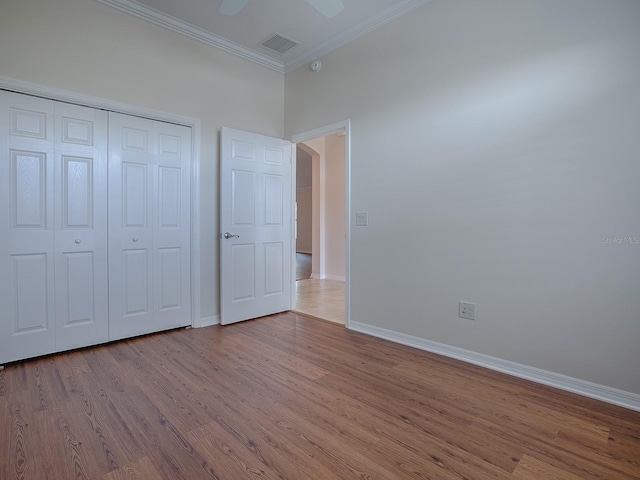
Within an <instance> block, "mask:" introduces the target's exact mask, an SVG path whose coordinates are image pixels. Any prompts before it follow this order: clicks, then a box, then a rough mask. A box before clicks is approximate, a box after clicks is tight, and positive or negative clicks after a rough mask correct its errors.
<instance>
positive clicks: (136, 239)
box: [131, 237, 140, 242]
mask: <svg viewBox="0 0 640 480" xmlns="http://www.w3.org/2000/svg"><path fill="white" fill-rule="evenodd" d="M131 240H133V241H134V242H137V241H138V240H140V239H139V238H138V237H133V238H132V239H131Z"/></svg>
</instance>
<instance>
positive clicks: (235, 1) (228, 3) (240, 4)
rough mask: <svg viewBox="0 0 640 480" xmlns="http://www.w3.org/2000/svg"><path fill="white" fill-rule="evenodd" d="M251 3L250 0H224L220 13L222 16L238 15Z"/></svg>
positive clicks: (219, 9)
mask: <svg viewBox="0 0 640 480" xmlns="http://www.w3.org/2000/svg"><path fill="white" fill-rule="evenodd" d="M247 3H249V0H222V3H221V4H220V8H218V12H220V13H221V14H222V15H229V16H231V17H232V16H234V15H237V14H238V12H239V11H240V10H242V9H243V8H244V6H245V5H246V4H247Z"/></svg>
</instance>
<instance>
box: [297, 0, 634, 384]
mask: <svg viewBox="0 0 640 480" xmlns="http://www.w3.org/2000/svg"><path fill="white" fill-rule="evenodd" d="M639 18H640V2H638V1H636V0H610V1H606V2H603V1H601V0H562V1H558V0H536V1H535V2H513V1H507V0H433V1H432V2H431V3H429V4H427V5H426V6H424V7H422V8H420V9H418V10H416V11H414V12H413V13H411V14H409V15H406V16H404V17H402V18H400V19H399V20H396V21H394V22H392V23H390V24H388V25H386V26H384V27H382V28H381V29H379V30H376V31H374V32H372V33H370V34H368V35H366V36H364V37H362V38H360V39H358V40H356V41H355V42H353V43H351V44H349V45H348V46H346V47H343V48H341V49H339V50H337V51H335V52H333V53H331V54H329V55H327V56H325V57H324V58H322V63H323V68H322V70H321V71H320V72H318V73H313V72H311V71H310V70H309V68H307V67H301V68H300V69H298V70H295V71H293V72H291V73H288V74H287V75H286V78H285V107H286V108H285V134H286V135H294V134H296V133H300V132H305V131H309V130H312V129H314V128H318V127H321V126H324V125H328V124H331V123H334V122H337V121H342V120H345V119H350V120H351V134H352V135H351V193H352V195H351V202H352V203H351V206H352V211H353V212H357V211H367V212H369V226H368V227H355V226H353V227H352V229H351V232H350V234H351V271H350V272H351V315H350V320H351V321H353V322H362V323H364V324H367V325H370V326H372V327H381V328H385V329H388V330H391V331H394V332H399V333H401V334H406V335H411V336H415V337H418V338H423V339H427V340H431V341H435V342H440V343H442V344H445V345H450V346H454V347H459V348H463V349H467V350H471V351H473V352H478V353H481V354H486V355H489V356H492V357H496V358H499V359H504V360H509V361H512V362H517V363H521V364H524V365H527V366H532V367H537V368H540V369H543V370H546V371H551V372H556V373H559V374H564V375H568V376H570V377H574V378H578V379H582V380H585V381H590V382H595V383H596V384H600V385H605V386H609V387H614V388H618V389H621V390H625V391H627V392H633V393H636V394H638V393H640V375H638V371H637V366H638V365H640V348H638V344H639V341H640V321H639V320H638V319H639V316H638V312H640V295H638V291H639V286H640V245H638V244H628V243H627V244H624V243H623V244H611V243H606V239H605V237H608V238H612V237H634V236H636V237H637V236H639V235H640V215H638V212H640V195H639V193H638V186H637V184H638V178H640V161H639V159H640V142H639V141H638V125H640V83H639V82H638V79H639V78H640V55H638V50H639V45H640V28H638V19H639ZM310 92H313V94H310ZM354 224H355V220H354V219H352V225H354ZM603 239H604V240H603ZM458 300H467V301H472V302H476V303H477V320H476V321H468V320H462V319H459V318H458V316H457V302H458Z"/></svg>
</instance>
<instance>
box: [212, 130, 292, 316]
mask: <svg viewBox="0 0 640 480" xmlns="http://www.w3.org/2000/svg"><path fill="white" fill-rule="evenodd" d="M221 140H222V144H221V180H220V208H221V214H220V231H221V239H220V264H221V268H220V272H221V273H220V296H221V323H222V324H223V325H226V324H229V323H233V322H238V321H241V320H247V319H250V318H257V317H260V316H264V315H270V314H272V313H277V312H282V311H285V310H288V309H290V308H291V258H292V250H291V248H292V240H291V236H292V235H291V223H292V220H291V213H292V212H291V204H292V202H291V189H292V185H291V143H290V142H288V141H286V140H281V139H277V138H270V137H265V136H262V135H257V134H253V133H248V132H242V131H239V130H233V129H230V128H223V129H222V138H221Z"/></svg>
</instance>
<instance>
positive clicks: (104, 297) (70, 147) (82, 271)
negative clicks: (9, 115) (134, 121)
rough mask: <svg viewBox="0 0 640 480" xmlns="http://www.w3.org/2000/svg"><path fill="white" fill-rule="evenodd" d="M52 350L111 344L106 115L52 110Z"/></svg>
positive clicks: (62, 108)
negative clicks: (54, 229) (53, 118)
mask: <svg viewBox="0 0 640 480" xmlns="http://www.w3.org/2000/svg"><path fill="white" fill-rule="evenodd" d="M55 127H56V128H55V131H56V142H55V147H54V148H55V172H56V182H55V185H56V195H55V198H56V202H55V226H56V235H55V237H56V241H55V260H56V269H55V271H56V280H55V292H56V296H55V300H56V302H55V303H56V323H57V328H56V348H57V350H59V351H60V350H67V349H70V348H76V347H82V346H86V345H93V344H96V343H101V342H106V341H108V340H109V315H108V271H107V267H108V263H107V186H106V183H107V163H106V162H107V160H106V157H107V152H106V150H107V113H106V112H104V111H102V110H95V109H92V108H87V107H79V106H75V105H69V104H64V103H56V105H55Z"/></svg>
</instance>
